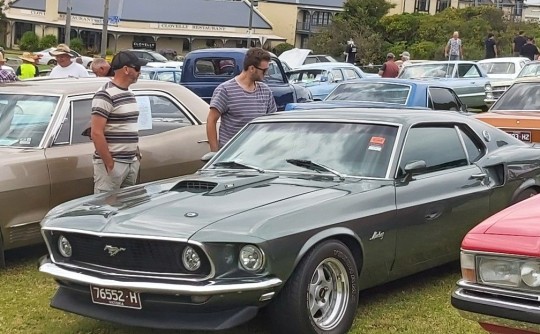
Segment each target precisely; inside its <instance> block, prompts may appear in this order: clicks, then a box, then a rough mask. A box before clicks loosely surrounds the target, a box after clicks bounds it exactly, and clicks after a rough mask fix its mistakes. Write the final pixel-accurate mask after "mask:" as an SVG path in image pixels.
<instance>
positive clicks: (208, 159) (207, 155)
mask: <svg viewBox="0 0 540 334" xmlns="http://www.w3.org/2000/svg"><path fill="white" fill-rule="evenodd" d="M216 153H217V152H208V153H206V154H205V155H203V156H202V157H201V161H204V162H208V161H210V159H212V158H213V157H214V155H216Z"/></svg>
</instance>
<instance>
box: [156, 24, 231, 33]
mask: <svg viewBox="0 0 540 334" xmlns="http://www.w3.org/2000/svg"><path fill="white" fill-rule="evenodd" d="M150 28H158V29H174V30H196V31H210V32H235V31H236V30H235V29H234V28H229V27H218V26H207V25H199V24H178V23H157V24H156V23H151V24H150Z"/></svg>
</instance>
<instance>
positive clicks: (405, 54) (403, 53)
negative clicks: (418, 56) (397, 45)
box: [399, 51, 411, 57]
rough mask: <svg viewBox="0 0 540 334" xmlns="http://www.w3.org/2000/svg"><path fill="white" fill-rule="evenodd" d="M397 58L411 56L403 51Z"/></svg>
mask: <svg viewBox="0 0 540 334" xmlns="http://www.w3.org/2000/svg"><path fill="white" fill-rule="evenodd" d="M399 56H400V57H402V56H405V57H410V56H411V54H410V53H409V52H407V51H403V52H402V53H401V54H400V55H399Z"/></svg>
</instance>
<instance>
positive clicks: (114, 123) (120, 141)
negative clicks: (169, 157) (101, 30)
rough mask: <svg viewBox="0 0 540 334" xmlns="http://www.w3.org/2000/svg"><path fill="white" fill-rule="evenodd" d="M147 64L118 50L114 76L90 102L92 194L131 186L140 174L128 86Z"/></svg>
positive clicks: (134, 110)
mask: <svg viewBox="0 0 540 334" xmlns="http://www.w3.org/2000/svg"><path fill="white" fill-rule="evenodd" d="M147 62H148V61H146V60H144V59H140V58H138V57H137V56H136V55H135V54H134V53H133V52H131V51H120V52H119V53H118V54H116V56H114V58H113V60H112V61H111V70H112V71H114V77H113V78H112V79H111V80H110V81H108V82H107V83H106V84H105V85H103V87H101V88H100V89H99V90H98V91H97V92H96V93H95V94H94V98H93V99H92V117H91V121H90V123H91V138H92V141H93V142H94V147H95V148H96V151H95V152H94V156H93V164H94V193H102V192H108V191H113V190H117V189H120V188H123V187H128V186H132V185H134V184H135V183H136V181H137V175H138V174H139V160H140V154H139V146H138V143H139V127H138V123H137V121H138V118H139V107H138V105H137V100H136V99H135V95H133V92H132V91H131V90H130V89H129V87H130V86H131V85H132V84H134V83H135V82H137V79H138V78H139V75H140V71H141V66H144V65H146V63H147Z"/></svg>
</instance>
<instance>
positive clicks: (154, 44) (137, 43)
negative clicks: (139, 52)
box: [132, 42, 156, 50]
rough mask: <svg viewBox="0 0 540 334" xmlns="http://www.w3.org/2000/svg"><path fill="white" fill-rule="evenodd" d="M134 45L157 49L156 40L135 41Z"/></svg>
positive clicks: (136, 47) (141, 47) (139, 47)
mask: <svg viewBox="0 0 540 334" xmlns="http://www.w3.org/2000/svg"><path fill="white" fill-rule="evenodd" d="M132 47H133V49H150V50H155V49H156V43H155V42H133V43H132Z"/></svg>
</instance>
